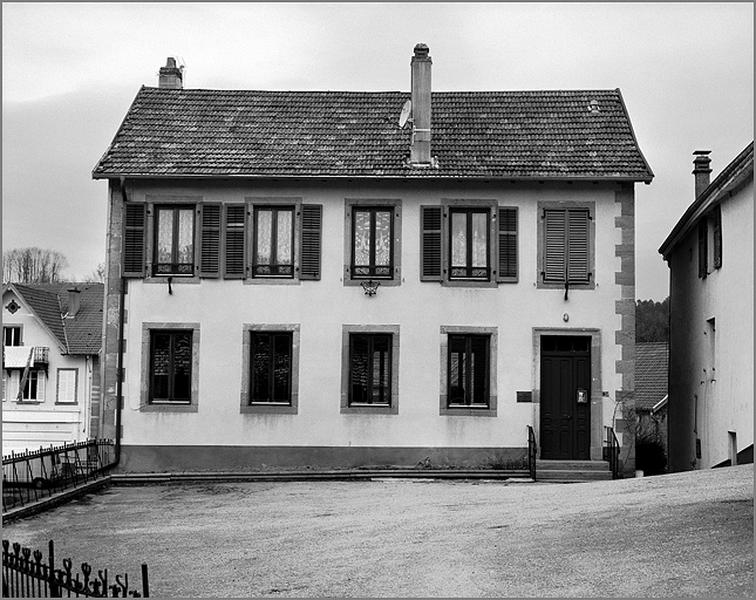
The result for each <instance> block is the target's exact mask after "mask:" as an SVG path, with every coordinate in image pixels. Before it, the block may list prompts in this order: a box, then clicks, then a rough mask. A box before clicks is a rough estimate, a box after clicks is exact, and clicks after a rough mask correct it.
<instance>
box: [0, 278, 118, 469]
mask: <svg viewBox="0 0 756 600" xmlns="http://www.w3.org/2000/svg"><path fill="white" fill-rule="evenodd" d="M103 289H104V286H103V284H101V283H53V284H21V283H10V284H6V285H5V286H3V455H5V454H8V453H9V452H11V451H20V450H24V449H38V448H39V447H40V446H49V445H51V444H55V445H58V444H61V443H63V442H72V441H81V440H86V439H87V438H91V437H96V435H97V433H98V430H97V428H98V424H99V415H98V414H97V407H98V406H99V400H100V358H99V355H100V347H101V345H102V311H103ZM93 407H94V410H93Z"/></svg>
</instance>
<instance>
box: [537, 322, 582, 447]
mask: <svg viewBox="0 0 756 600" xmlns="http://www.w3.org/2000/svg"><path fill="white" fill-rule="evenodd" d="M540 401H541V435H540V438H541V439H540V445H541V458H543V459H556V460H589V459H590V449H591V448H590V446H591V443H590V422H591V403H590V402H591V338H590V337H588V336H564V335H559V336H557V335H549V336H542V337H541V399H540Z"/></svg>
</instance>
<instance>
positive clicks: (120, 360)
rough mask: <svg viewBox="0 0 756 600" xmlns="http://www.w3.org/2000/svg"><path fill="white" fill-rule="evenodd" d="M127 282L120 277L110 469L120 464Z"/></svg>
mask: <svg viewBox="0 0 756 600" xmlns="http://www.w3.org/2000/svg"><path fill="white" fill-rule="evenodd" d="M127 284H128V280H127V279H126V278H125V277H121V291H120V293H119V300H120V304H119V306H118V367H117V369H118V370H117V379H116V414H115V460H114V461H113V463H112V464H111V465H110V466H111V468H115V467H117V466H118V463H120V462H121V410H123V316H124V312H125V305H126V285H127Z"/></svg>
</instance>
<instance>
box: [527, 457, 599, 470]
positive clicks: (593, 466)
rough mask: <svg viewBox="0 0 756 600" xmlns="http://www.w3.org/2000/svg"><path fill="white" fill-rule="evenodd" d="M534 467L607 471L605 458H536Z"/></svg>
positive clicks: (539, 468)
mask: <svg viewBox="0 0 756 600" xmlns="http://www.w3.org/2000/svg"><path fill="white" fill-rule="evenodd" d="M536 469H538V470H539V471H540V470H541V469H543V470H552V469H555V470H559V471H608V470H609V462H608V461H606V460H541V459H537V460H536Z"/></svg>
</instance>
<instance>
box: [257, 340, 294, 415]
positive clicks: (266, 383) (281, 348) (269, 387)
mask: <svg viewBox="0 0 756 600" xmlns="http://www.w3.org/2000/svg"><path fill="white" fill-rule="evenodd" d="M250 335H251V336H252V340H251V346H252V360H251V364H250V368H251V373H250V379H251V382H252V393H251V397H250V404H257V403H273V404H285V405H287V406H290V405H291V367H292V360H291V350H292V334H291V332H288V331H277V332H272V331H271V332H266V331H252V332H251V333H250Z"/></svg>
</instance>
